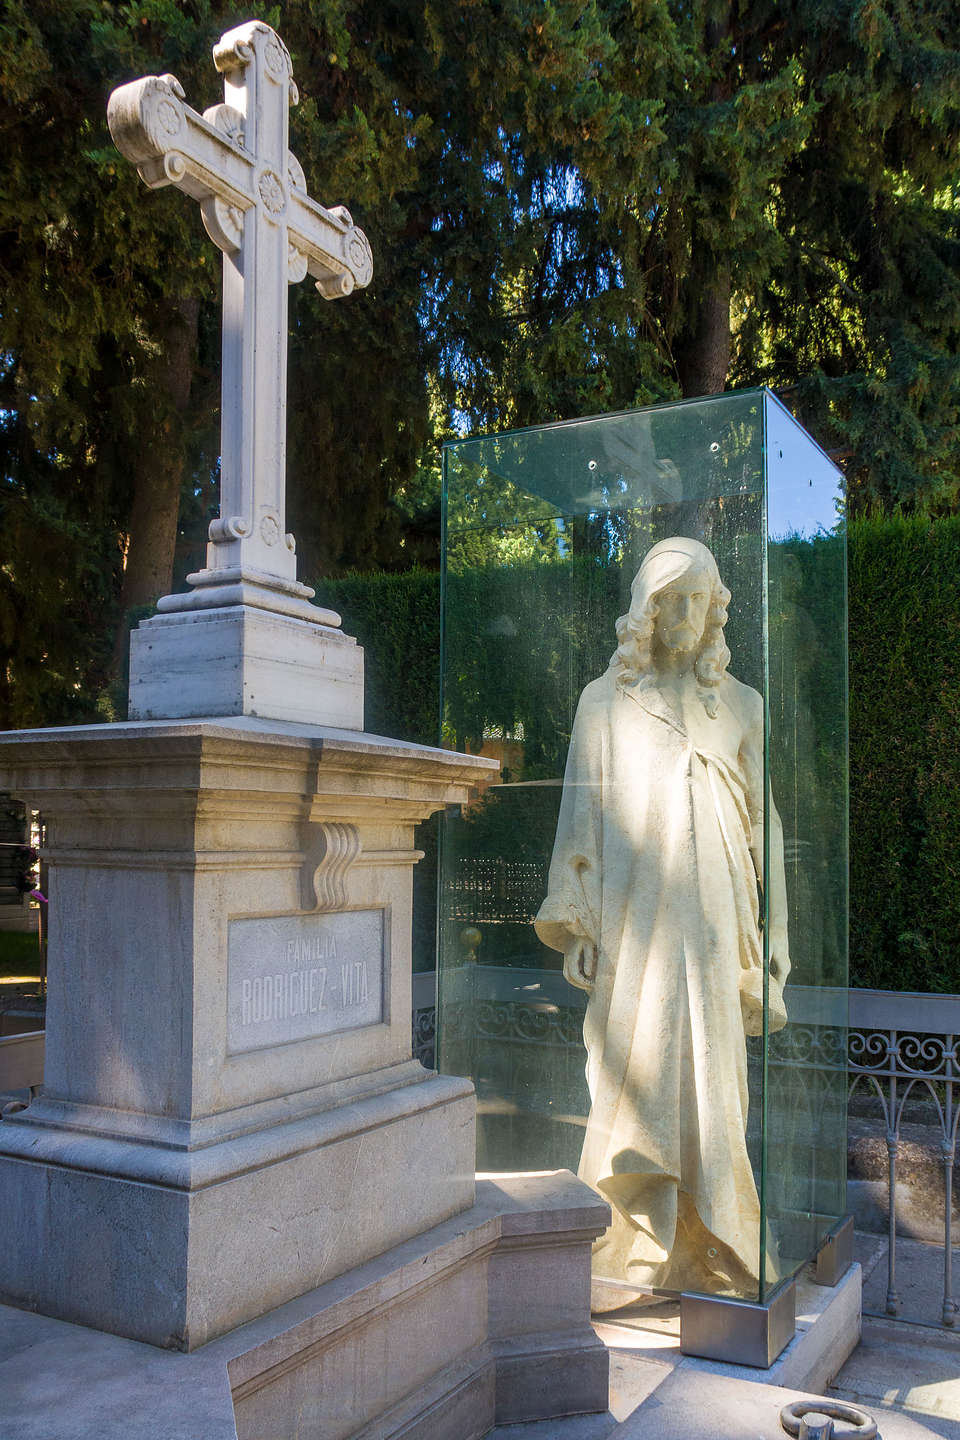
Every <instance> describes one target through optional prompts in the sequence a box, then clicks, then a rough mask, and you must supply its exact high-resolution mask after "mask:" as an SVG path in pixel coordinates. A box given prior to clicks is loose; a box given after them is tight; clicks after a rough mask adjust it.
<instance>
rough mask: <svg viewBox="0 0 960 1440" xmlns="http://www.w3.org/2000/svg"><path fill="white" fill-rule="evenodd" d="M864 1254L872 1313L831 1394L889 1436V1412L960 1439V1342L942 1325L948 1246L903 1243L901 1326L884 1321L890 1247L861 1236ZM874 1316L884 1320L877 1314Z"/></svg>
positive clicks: (866, 1303)
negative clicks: (862, 1410)
mask: <svg viewBox="0 0 960 1440" xmlns="http://www.w3.org/2000/svg"><path fill="white" fill-rule="evenodd" d="M856 1251H857V1259H858V1260H859V1261H860V1263H861V1265H862V1266H863V1308H864V1311H865V1312H867V1313H865V1314H864V1320H863V1338H862V1340H861V1342H860V1344H859V1345H858V1346H857V1349H856V1350H855V1351H854V1352H853V1354H852V1355H851V1357H850V1359H849V1360H848V1361H847V1363H846V1365H844V1367H843V1369H842V1370H841V1371H840V1374H839V1375H838V1376H837V1377H836V1379H835V1381H834V1382H833V1385H831V1387H830V1393H831V1394H836V1395H837V1397H838V1398H839V1399H842V1400H851V1401H853V1402H854V1403H859V1404H862V1405H863V1406H864V1407H865V1408H866V1409H868V1410H870V1411H871V1413H872V1414H873V1415H874V1417H875V1419H876V1420H877V1422H878V1424H879V1425H880V1431H881V1435H882V1434H883V1433H884V1413H886V1414H887V1415H888V1416H892V1415H893V1414H900V1415H908V1416H911V1417H912V1418H913V1419H914V1420H915V1421H917V1422H918V1423H920V1424H923V1425H925V1427H926V1429H927V1431H928V1432H929V1434H930V1435H936V1436H943V1437H946V1440H960V1335H958V1334H955V1333H953V1332H952V1331H950V1330H946V1329H943V1328H942V1327H940V1326H939V1325H938V1324H937V1322H938V1320H939V1319H940V1315H941V1311H942V1303H943V1270H944V1257H943V1247H942V1246H939V1245H928V1244H927V1243H925V1242H924V1241H922V1240H904V1239H900V1240H898V1241H897V1250H896V1274H895V1285H896V1292H897V1294H898V1296H899V1297H900V1312H899V1315H898V1318H897V1319H892V1318H889V1317H887V1316H885V1315H883V1312H884V1310H885V1308H886V1299H887V1285H888V1267H887V1243H886V1241H885V1240H881V1239H880V1238H879V1237H878V1236H874V1235H869V1236H867V1235H858V1236H857V1239H856ZM870 1311H874V1312H880V1313H879V1315H878V1314H873V1315H871V1314H870V1313H869V1312H870ZM881 1317H882V1318H881ZM958 1318H960V1317H958ZM887 1424H888V1426H889V1421H888V1422H887Z"/></svg>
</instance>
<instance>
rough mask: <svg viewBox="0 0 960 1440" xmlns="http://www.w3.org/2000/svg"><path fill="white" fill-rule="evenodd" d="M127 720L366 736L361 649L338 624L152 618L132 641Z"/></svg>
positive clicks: (220, 613)
mask: <svg viewBox="0 0 960 1440" xmlns="http://www.w3.org/2000/svg"><path fill="white" fill-rule="evenodd" d="M327 613H328V612H326V611H318V614H319V615H323V616H325V615H326V614H327ZM128 713H129V718H130V719H131V720H181V719H191V718H194V717H198V716H208V715H220V716H222V715H258V716H260V717H262V718H263V719H269V720H294V721H299V722H301V723H302V724H307V725H334V726H337V727H339V728H340V729H344V730H362V729H363V650H362V649H361V648H360V646H359V645H358V644H357V642H356V640H355V639H354V638H353V637H352V636H350V635H344V634H343V632H342V631H341V630H337V629H334V628H333V627H332V626H329V625H324V624H321V623H316V622H315V621H308V620H304V619H300V618H297V617H296V616H293V615H282V614H278V613H276V612H274V611H268V610H264V609H262V608H260V607H259V606H252V605H230V606H224V607H222V608H214V609H202V610H187V611H178V612H175V613H174V614H166V615H154V616H152V617H151V618H150V619H149V620H144V621H142V622H141V624H140V626H139V627H138V629H136V630H134V631H133V633H132V634H131V636H130V706H129V712H128Z"/></svg>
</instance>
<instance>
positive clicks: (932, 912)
mask: <svg viewBox="0 0 960 1440" xmlns="http://www.w3.org/2000/svg"><path fill="white" fill-rule="evenodd" d="M818 543H820V542H817V541H814V542H812V545H807V544H805V542H800V541H790V542H787V545H788V547H789V549H790V551H791V552H792V553H793V554H794V555H795V557H796V562H797V563H798V564H799V565H800V566H801V567H806V565H807V562H808V561H809V560H811V559H812V558H813V557H812V547H815V546H816V545H817V544H818ZM808 549H809V550H810V551H811V555H810V556H807V555H806V551H807V550H808ZM814 569H816V565H814ZM629 579H630V576H629V575H626V576H625V575H624V573H623V572H622V571H621V570H620V569H619V568H617V567H608V566H604V565H598V564H596V563H594V562H591V561H590V560H589V558H584V559H578V560H571V561H567V562H565V563H563V564H545V563H543V562H536V561H531V562H524V563H520V564H515V565H512V566H501V567H498V568H496V569H483V570H474V571H469V570H468V571H466V572H464V573H462V574H459V575H451V576H450V577H449V587H450V588H449V595H448V605H449V606H450V607H451V609H453V610H454V611H455V612H456V613H457V614H458V615H459V616H460V617H464V619H465V620H466V623H458V624H457V625H456V626H455V627H454V629H455V635H454V637H453V639H454V643H455V645H456V649H455V650H451V652H450V654H449V655H448V661H447V673H448V676H452V677H454V679H453V682H452V683H451V684H450V685H449V686H448V693H447V696H446V712H447V724H448V727H449V731H448V739H449V740H451V741H453V742H454V743H456V744H458V745H461V746H463V745H469V746H470V747H471V748H475V747H476V746H477V745H478V744H479V741H480V739H481V736H482V733H483V728H484V726H485V725H486V726H499V727H501V728H502V729H503V730H504V731H511V730H513V729H514V728H515V727H516V725H517V723H518V722H520V723H522V724H523V727H524V751H525V756H526V759H525V766H524V775H525V778H529V779H535V778H537V777H538V776H540V775H555V774H556V773H557V769H558V766H559V765H562V753H561V752H565V749H566V735H565V734H564V727H565V725H566V724H568V722H569V717H570V716H571V715H572V713H573V705H574V704H575V701H576V697H577V695H578V694H579V692H580V690H581V688H582V687H583V685H584V684H585V683H586V682H587V681H588V680H589V679H591V678H593V676H595V675H597V674H599V673H600V672H601V671H602V670H603V668H604V666H605V665H606V662H607V659H608V658H609V654H610V651H611V649H612V637H611V631H612V622H611V618H610V617H611V615H617V614H619V613H620V612H621V609H622V608H624V602H625V592H626V586H627V585H628V584H629ZM730 583H731V588H734V586H733V582H732V579H731V580H730ZM319 588H320V596H319V598H320V599H321V600H322V601H323V603H326V604H330V605H332V606H333V607H334V608H335V609H337V610H340V611H341V612H342V614H343V616H344V627H345V629H346V630H347V632H348V633H350V634H354V635H356V636H357V638H358V639H359V641H360V643H361V644H362V645H363V646H364V648H365V650H366V658H367V666H366V676H367V710H366V724H367V728H368V729H369V730H372V731H375V732H378V733H381V734H387V735H395V736H397V737H399V738H402V739H410V740H420V741H423V742H425V743H435V742H436V739H437V735H438V727H439V719H438V712H439V704H438V674H439V653H440V581H439V576H438V575H437V574H436V573H432V572H428V571H411V572H407V573H402V574H378V575H357V576H348V577H346V578H344V579H340V580H336V581H325V582H322V584H321V586H320V587H319ZM734 593H735V594H736V593H737V592H736V590H734ZM808 595H809V589H808ZM571 599H572V601H573V603H571ZM848 599H849V613H850V886H851V894H850V983H851V984H853V985H858V986H864V987H869V988H877V989H890V990H930V991H940V992H949V993H956V992H960V744H958V738H960V517H952V516H951V517H945V518H941V519H936V520H928V519H925V518H909V519H905V518H893V519H878V520H860V521H856V522H854V523H853V524H852V525H851V526H850V532H849V590H848ZM823 603H824V604H830V603H832V597H826V598H825V599H824V601H823ZM518 613H519V614H521V615H522V617H523V622H522V625H521V626H520V627H517V626H516V625H515V624H511V623H510V620H509V617H511V616H515V615H517V614H518ZM772 618H773V615H772ZM736 625H737V618H736V616H735V615H734V614H731V633H730V639H731V649H733V650H734V653H735V654H736V655H737V659H738V668H737V671H736V673H737V675H738V677H740V678H742V679H744V680H746V681H748V683H752V684H757V683H758V681H759V675H753V674H752V673H748V672H749V671H750V669H751V665H750V664H749V663H748V657H747V656H746V655H745V653H744V648H743V646H742V645H736V644H735V643H734V642H735V640H736V636H735V635H734V634H733V633H732V631H733V630H734V629H735V628H736ZM771 642H772V643H774V635H773V632H772V633H771ZM525 656H535V657H536V664H535V665H530V664H525V663H524V657H525ZM828 668H829V667H828ZM813 693H814V694H816V690H815V689H814V692H813ZM824 703H825V704H827V705H828V708H832V707H833V704H834V700H833V697H829V699H828V701H825V702H824ZM428 845H429V850H430V853H429V855H428V859H427V860H426V861H425V862H424V866H423V867H420V868H422V871H423V873H422V874H421V875H420V876H418V891H419V892H420V894H421V895H422V896H423V897H424V899H425V900H426V899H428V898H429V897H430V895H432V886H433V885H434V883H435V869H434V865H435V860H434V854H433V845H432V843H431V842H430V841H429V840H428ZM421 908H422V907H421ZM420 929H421V930H422V934H420V935H418V938H417V950H418V952H422V953H418V960H419V964H420V966H421V967H423V966H425V965H427V964H429V963H430V962H429V959H428V954H429V950H430V946H431V943H432V935H431V933H430V931H429V925H428V922H427V920H426V918H424V919H423V920H422V921H421V924H420Z"/></svg>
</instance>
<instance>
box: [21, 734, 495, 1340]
mask: <svg viewBox="0 0 960 1440" xmlns="http://www.w3.org/2000/svg"><path fill="white" fill-rule="evenodd" d="M494 770H495V766H494V765H493V763H492V762H490V761H486V760H482V759H477V758H473V757H469V756H463V755H455V754H451V753H448V752H444V751H440V750H432V749H426V748H424V747H419V746H415V745H405V744H403V743H402V742H397V741H391V740H384V739H382V738H380V737H376V736H370V735H365V734H363V733H358V732H351V731H348V730H334V729H324V728H319V727H316V726H305V725H297V724H293V723H277V722H266V721H261V720H257V719H255V718H251V717H242V716H241V717H237V718H234V719H220V720H198V721H194V722H189V721H179V722H178V721H174V722H171V721H157V722H143V723H136V722H131V723H127V724H120V725H110V726H89V727H77V728H70V729H59V730H56V729H54V730H44V731H27V732H21V733H13V734H8V735H4V736H2V737H0V789H4V790H11V791H14V792H15V793H16V794H17V795H19V796H21V797H22V798H24V799H26V800H27V801H28V802H29V803H30V804H31V805H33V806H35V807H36V808H37V809H39V810H40V811H41V812H42V814H43V816H44V818H45V820H46V822H47V835H48V858H49V862H50V983H49V1001H48V1010H47V1055H46V1075H45V1086H44V1091H43V1094H42V1096H41V1097H40V1098H39V1099H38V1100H36V1101H35V1102H34V1103H33V1104H32V1105H31V1106H30V1107H29V1108H28V1109H26V1110H24V1111H22V1112H20V1113H19V1114H17V1115H15V1116H13V1117H11V1118H10V1119H9V1120H5V1121H4V1122H3V1125H2V1127H0V1210H2V1213H3V1214H4V1215H6V1216H7V1217H8V1235H7V1240H8V1243H7V1244H5V1245H4V1247H3V1250H2V1255H0V1298H2V1299H3V1300H5V1301H7V1302H9V1303H12V1304H14V1305H21V1306H25V1307H28V1308H31V1309H39V1310H41V1311H42V1312H44V1313H45V1314H47V1315H51V1316H56V1317H59V1318H61V1319H64V1320H70V1321H76V1322H79V1323H81V1324H84V1325H89V1326H94V1327H96V1328H97V1329H100V1330H108V1331H111V1332H113V1333H115V1334H117V1335H123V1336H127V1337H130V1338H133V1339H138V1340H144V1341H147V1342H149V1343H151V1344H153V1345H159V1346H165V1347H171V1348H176V1349H183V1350H192V1349H194V1348H195V1347H197V1346H199V1345H202V1344H204V1343H205V1342H206V1341H208V1340H210V1339H211V1338H212V1337H214V1336H217V1335H220V1334H223V1333H224V1332H225V1331H228V1330H230V1329H232V1328H233V1327H235V1326H237V1325H239V1324H241V1323H242V1322H244V1321H247V1320H249V1319H251V1318H252V1317H254V1316H257V1315H261V1314H263V1313H264V1311H266V1310H268V1309H271V1308H273V1307H275V1306H277V1305H280V1304H282V1303H283V1302H285V1301H287V1300H289V1299H291V1298H292V1297H294V1296H296V1295H300V1294H302V1293H304V1292H305V1291H307V1290H310V1289H312V1288H314V1287H316V1286H318V1285H320V1284H321V1283H323V1282H325V1281H328V1280H330V1279H331V1278H332V1277H334V1276H337V1275H340V1274H343V1273H344V1272H345V1271H347V1270H349V1269H350V1268H351V1267H354V1266H357V1265H360V1264H362V1263H363V1262H365V1261H368V1260H370V1259H371V1258H372V1257H374V1256H377V1255H379V1254H381V1253H382V1252H384V1251H387V1250H389V1249H391V1247H395V1246H396V1245H398V1244H400V1243H401V1242H403V1241H405V1240H406V1239H408V1238H409V1237H411V1236H413V1235H417V1234H420V1233H421V1232H423V1231H425V1230H427V1229H428V1228H430V1227H432V1226H436V1225H438V1224H440V1223H441V1222H443V1221H444V1220H446V1219H448V1218H449V1217H451V1216H455V1215H457V1214H458V1213H459V1212H461V1211H463V1210H465V1209H467V1208H468V1207H469V1206H470V1205H471V1204H472V1203H473V1197H474V1164H475V1161H474V1153H475V1152H474V1100H473V1094H472V1087H471V1086H470V1084H469V1082H466V1081H463V1080H459V1079H454V1078H450V1077H440V1076H436V1075H432V1074H430V1073H429V1072H427V1071H426V1070H424V1069H423V1067H422V1066H421V1065H420V1064H419V1063H418V1062H416V1061H413V1060H412V1059H411V1040H410V1012H411V1005H410V984H411V980H410V972H411V966H410V954H409V945H410V908H411V888H412V887H411V876H412V867H413V865H414V863H415V861H416V860H417V859H418V858H419V853H418V852H417V851H416V850H415V849H414V848H413V827H414V824H415V823H416V822H417V821H419V820H422V819H424V818H425V817H426V816H428V815H429V814H430V813H431V812H432V811H434V810H436V809H438V808H439V807H441V806H443V805H446V804H457V803H460V802H463V801H465V800H467V799H468V798H469V797H470V795H471V794H472V793H475V790H476V788H477V786H478V785H479V786H482V785H483V783H484V782H485V781H487V780H489V779H490V778H491V777H492V774H493V773H494Z"/></svg>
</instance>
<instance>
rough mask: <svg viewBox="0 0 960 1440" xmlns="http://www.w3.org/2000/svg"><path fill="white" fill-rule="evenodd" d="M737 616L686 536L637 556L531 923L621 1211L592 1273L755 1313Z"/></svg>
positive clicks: (750, 916) (776, 972)
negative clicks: (575, 1019) (564, 1006)
mask: <svg viewBox="0 0 960 1440" xmlns="http://www.w3.org/2000/svg"><path fill="white" fill-rule="evenodd" d="M729 601H730V592H729V590H728V589H727V588H726V586H725V585H724V584H723V582H722V580H721V579H720V574H719V571H718V569H717V564H716V561H715V559H714V557H713V555H712V554H711V553H710V551H709V550H708V549H707V548H706V546H704V545H701V544H700V543H699V542H698V541H696V540H690V539H687V538H685V537H674V538H672V539H669V540H662V541H661V542H660V543H659V544H657V545H654V546H653V548H652V549H651V550H650V551H649V552H648V553H647V555H646V557H645V558H644V561H643V564H642V565H641V567H640V570H639V572H638V574H637V575H636V577H635V579H634V581H633V585H632V587H631V603H630V609H629V611H628V613H627V614H626V615H624V616H622V617H621V618H620V619H619V620H618V621H617V640H618V642H619V643H618V645H617V649H616V651H615V652H614V654H613V656H612V658H611V661H610V666H609V668H608V670H607V672H606V674H605V675H603V676H601V677H600V679H598V680H594V681H592V682H591V683H590V684H589V685H587V686H586V688H585V689H584V691H583V694H582V695H581V697H580V703H579V706H578V708H577V714H576V719H575V721H574V728H573V734H572V737H571V743H570V752H569V756H568V759H567V768H566V774H565V777H564V784H563V798H562V802H561V807H560V817H559V822H558V826H557V836H556V841H555V844H554V851H553V859H552V862H551V866H550V880H549V888H548V893H547V897H546V899H545V900H544V902H543V905H542V906H541V908H540V911H539V914H538V915H537V918H536V922H535V923H536V930H537V934H538V935H539V936H540V938H541V940H543V942H544V943H545V944H546V945H549V946H550V947H552V948H553V949H555V950H560V951H562V952H563V956H564V974H565V976H566V978H567V980H568V981H569V982H570V983H571V984H573V985H577V986H580V987H581V988H582V989H584V990H586V991H588V992H589V995H590V999H589V1001H588V1004H587V1010H586V1015H585V1019H584V1027H583V1034H584V1042H585V1045H586V1049H587V1081H588V1084H589V1089H590V1100H591V1108H590V1115H589V1119H588V1122H587V1128H586V1134H585V1138H584V1144H583V1152H582V1155H581V1160H580V1170H579V1173H580V1177H581V1179H583V1180H586V1181H587V1182H588V1183H589V1184H590V1185H592V1186H594V1187H595V1189H597V1190H598V1191H600V1193H601V1194H602V1195H603V1196H604V1197H605V1198H606V1199H607V1200H608V1201H609V1202H610V1205H611V1209H612V1212H613V1223H612V1225H611V1227H610V1229H609V1230H608V1231H607V1234H606V1235H605V1236H604V1237H603V1238H602V1239H601V1240H599V1241H598V1242H597V1246H596V1249H595V1256H594V1273H595V1275H597V1276H599V1277H603V1278H607V1279H612V1280H614V1281H618V1282H620V1283H621V1284H624V1283H626V1284H628V1285H631V1286H636V1287H637V1288H638V1289H643V1288H645V1287H658V1288H659V1287H664V1288H670V1289H681V1290H683V1289H687V1290H700V1291H707V1292H711V1293H724V1292H726V1293H737V1294H743V1295H745V1296H747V1297H748V1298H749V1296H750V1295H751V1294H753V1295H754V1296H755V1295H756V1291H757V1280H758V1271H759V1260H760V1254H759V1250H760V1229H761V1226H760V1205H759V1201H758V1197H757V1188H756V1184H755V1181H754V1176H753V1171H752V1168H751V1165H750V1159H749V1156H748V1153H747V1145H746V1135H745V1132H746V1120H747V1102H748V1095H747V1062H746V1044H745V1039H744V1036H745V1034H758V1033H760V1032H761V1030H762V1026H763V940H762V935H761V923H760V914H759V912H760V895H761V887H762V883H763V827H764V817H763V809H764V804H763V702H762V699H761V697H760V695H758V694H757V692H756V691H755V690H752V689H750V688H749V687H748V686H746V685H743V684H741V682H740V681H739V680H735V679H734V678H733V676H732V675H730V674H729V673H728V671H727V665H728V663H729V660H730V652H729V650H728V649H727V646H726V644H725V642H724V634H723V627H724V625H725V623H726V619H727V609H726V607H727V605H728V604H729ZM767 823H768V826H769V842H768V848H769V855H768V864H769V887H770V895H769V928H770V941H769V957H770V964H769V991H768V1016H769V1028H770V1029H771V1030H776V1029H779V1028H781V1027H782V1026H783V1025H784V1024H785V1023H786V1012H785V1010H784V1006H783V983H784V981H785V979H786V977H787V973H788V971H789V968H790V961H789V957H788V948H787V927H786V887H785V878H784V868H783V836H782V828H781V825H780V821H779V817H778V816H777V815H776V813H775V811H774V810H773V807H772V806H771V808H770V813H769V814H768V816H767ZM768 1273H769V1272H768ZM611 1303H613V1302H611ZM619 1303H623V1301H622V1299H621V1300H620V1302H619Z"/></svg>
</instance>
